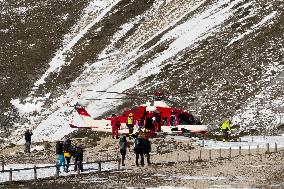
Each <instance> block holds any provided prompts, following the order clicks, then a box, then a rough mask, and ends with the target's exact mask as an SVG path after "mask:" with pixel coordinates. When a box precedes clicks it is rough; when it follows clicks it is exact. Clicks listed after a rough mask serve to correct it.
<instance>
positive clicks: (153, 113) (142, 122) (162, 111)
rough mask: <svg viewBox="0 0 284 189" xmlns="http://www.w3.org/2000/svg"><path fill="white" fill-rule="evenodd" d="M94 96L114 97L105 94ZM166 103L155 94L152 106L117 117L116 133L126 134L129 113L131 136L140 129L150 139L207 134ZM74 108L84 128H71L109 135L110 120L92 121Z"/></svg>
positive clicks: (190, 117)
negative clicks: (173, 134)
mask: <svg viewBox="0 0 284 189" xmlns="http://www.w3.org/2000/svg"><path fill="white" fill-rule="evenodd" d="M97 92H106V93H116V92H107V91H97ZM120 94H122V93H120ZM124 94H129V93H124ZM132 95H133V94H132ZM152 96H153V95H152ZM144 97H145V96H144ZM89 100H92V99H89ZM167 102H169V100H167V99H166V98H165V96H164V93H163V92H161V91H155V93H154V99H153V100H152V101H151V102H149V101H148V102H146V103H145V104H141V105H140V106H138V107H135V108H133V109H129V110H126V111H124V112H123V113H122V114H121V115H118V116H117V117H118V119H119V120H120V122H121V126H120V129H119V133H120V134H122V133H128V128H127V126H126V121H127V117H128V116H129V114H130V113H132V114H133V118H134V133H135V132H136V131H138V130H139V129H141V128H142V129H144V128H145V130H147V131H148V132H149V133H150V136H151V137H154V136H155V134H156V133H158V132H164V133H176V134H182V133H184V132H190V133H195V134H202V135H203V134H206V132H207V131H208V126H207V125H203V124H201V122H200V121H199V120H197V119H196V118H195V117H194V116H193V115H192V114H191V113H189V112H187V111H185V110H183V109H182V108H174V107H170V106H169V104H168V103H167ZM74 108H75V110H76V112H77V113H78V114H79V115H80V117H81V119H82V121H83V123H84V125H80V126H79V125H75V124H74V123H70V124H69V125H70V127H71V128H91V129H92V130H94V131H105V132H111V119H112V118H111V117H107V118H104V119H94V118H92V116H91V115H90V114H89V113H88V112H87V110H86V108H85V107H84V106H81V105H79V104H78V103H77V104H76V105H75V106H74Z"/></svg>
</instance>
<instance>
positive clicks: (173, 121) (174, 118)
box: [170, 115, 176, 126]
mask: <svg viewBox="0 0 284 189" xmlns="http://www.w3.org/2000/svg"><path fill="white" fill-rule="evenodd" d="M170 125H171V126H175V125H176V116H175V115H171V117H170Z"/></svg>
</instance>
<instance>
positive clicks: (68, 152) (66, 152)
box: [63, 139, 73, 172]
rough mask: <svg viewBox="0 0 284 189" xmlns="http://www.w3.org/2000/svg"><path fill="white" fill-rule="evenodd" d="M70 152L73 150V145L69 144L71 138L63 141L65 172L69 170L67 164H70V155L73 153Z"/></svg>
mask: <svg viewBox="0 0 284 189" xmlns="http://www.w3.org/2000/svg"><path fill="white" fill-rule="evenodd" d="M72 152H73V147H72V144H71V140H70V139H66V140H65V141H64V143H63V154H64V158H65V161H66V164H65V172H68V171H69V164H70V160H71V157H72V155H73V153H72Z"/></svg>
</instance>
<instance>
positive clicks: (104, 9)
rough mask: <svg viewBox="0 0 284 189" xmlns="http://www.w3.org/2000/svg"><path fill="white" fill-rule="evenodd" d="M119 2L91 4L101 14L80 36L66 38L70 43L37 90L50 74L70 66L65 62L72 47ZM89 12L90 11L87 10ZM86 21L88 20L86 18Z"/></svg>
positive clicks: (54, 59)
mask: <svg viewBox="0 0 284 189" xmlns="http://www.w3.org/2000/svg"><path fill="white" fill-rule="evenodd" d="M119 2H120V0H116V1H106V2H105V3H101V1H99V2H98V1H93V2H91V4H90V7H92V9H94V10H93V12H99V14H98V15H97V16H96V17H95V19H94V20H92V22H91V23H89V24H88V25H87V26H83V27H80V32H79V33H78V34H76V36H75V37H73V38H72V39H70V38H69V35H70V34H68V35H67V37H66V38H68V39H69V40H70V41H69V42H68V44H67V45H66V46H65V47H64V48H63V49H60V50H59V51H58V52H57V53H56V56H55V57H54V58H53V59H52V60H51V62H50V63H49V65H50V68H49V69H48V70H47V71H46V72H45V73H44V75H43V76H42V77H41V78H40V79H39V80H38V81H37V82H36V83H35V88H34V89H37V87H38V86H39V85H41V84H44V83H45V79H46V78H47V77H48V76H49V74H51V73H53V72H60V70H61V67H62V66H64V65H66V64H67V65H68V62H66V60H65V58H66V54H68V52H70V51H71V49H72V47H74V46H75V45H76V44H77V42H78V41H79V40H80V39H81V38H82V37H83V36H84V35H85V34H86V33H87V32H88V31H89V29H90V28H92V27H93V26H94V25H95V24H96V23H97V22H99V21H100V20H101V19H102V18H103V17H104V16H105V15H106V14H107V13H108V12H109V11H110V10H111V9H112V8H113V7H114V6H115V5H116V4H117V3H119ZM95 5H100V6H95ZM87 10H89V9H88V8H87ZM86 14H88V15H89V14H90V12H89V11H86ZM85 16H86V15H84V16H83V18H85ZM88 19H90V18H88ZM84 20H86V18H85V19H84ZM79 24H80V25H81V22H79ZM74 28H77V27H76V26H75V27H74ZM78 29H79V28H78ZM71 34H72V33H71ZM65 41H67V40H65Z"/></svg>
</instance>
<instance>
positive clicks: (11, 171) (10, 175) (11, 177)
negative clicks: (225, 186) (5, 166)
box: [9, 168, 13, 182]
mask: <svg viewBox="0 0 284 189" xmlns="http://www.w3.org/2000/svg"><path fill="white" fill-rule="evenodd" d="M12 181H13V170H12V168H10V171H9V182H12Z"/></svg>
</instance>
